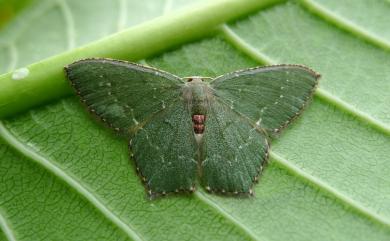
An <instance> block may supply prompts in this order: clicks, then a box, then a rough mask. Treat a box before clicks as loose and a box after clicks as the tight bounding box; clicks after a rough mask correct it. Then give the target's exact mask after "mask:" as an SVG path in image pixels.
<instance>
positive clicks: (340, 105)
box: [221, 25, 390, 135]
mask: <svg viewBox="0 0 390 241" xmlns="http://www.w3.org/2000/svg"><path fill="white" fill-rule="evenodd" d="M221 31H222V33H223V35H224V36H225V38H226V39H227V40H228V41H229V42H230V43H231V44H232V45H233V46H235V47H236V48H237V49H239V50H241V51H242V52H244V53H245V54H247V55H249V57H251V58H252V59H253V60H255V61H257V62H259V63H261V64H265V65H272V64H277V63H278V61H276V60H273V59H271V58H270V57H268V56H266V55H265V54H263V53H261V52H260V51H258V50H257V49H256V48H254V47H253V46H251V45H250V44H249V43H247V42H245V40H243V39H242V38H241V37H240V36H238V35H237V34H236V33H235V32H234V31H233V30H231V29H230V28H229V27H228V26H227V25H224V26H222V28H221ZM314 94H315V96H316V97H318V98H320V99H322V100H323V101H325V102H326V103H328V104H330V105H333V106H335V107H336V108H337V109H338V110H341V111H343V112H346V113H348V114H350V115H352V116H354V117H356V118H357V119H358V120H359V121H361V122H363V123H366V124H368V125H369V126H371V127H373V128H374V129H375V130H377V131H380V132H382V133H384V134H386V135H390V126H388V125H387V124H385V123H383V122H381V121H379V120H377V119H375V118H374V117H372V116H371V115H369V114H367V113H365V112H363V111H361V110H359V109H358V108H356V107H354V106H353V105H351V104H349V103H347V102H346V101H344V100H342V99H340V98H339V97H337V96H335V95H333V94H331V93H329V92H328V91H326V90H324V89H323V88H317V89H316V91H315V93H314Z"/></svg>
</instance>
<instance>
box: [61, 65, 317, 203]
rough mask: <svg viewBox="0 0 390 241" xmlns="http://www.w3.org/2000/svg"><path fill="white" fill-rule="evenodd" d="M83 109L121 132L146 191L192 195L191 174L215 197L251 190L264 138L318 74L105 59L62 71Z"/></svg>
mask: <svg viewBox="0 0 390 241" xmlns="http://www.w3.org/2000/svg"><path fill="white" fill-rule="evenodd" d="M65 70H66V74H67V77H68V79H69V81H70V82H71V85H72V86H73V88H74V89H75V91H76V93H77V94H78V95H79V97H80V99H81V101H82V102H83V103H84V104H85V105H86V107H87V108H88V110H89V111H90V112H91V113H93V114H95V115H96V116H97V117H98V118H100V119H101V120H102V121H103V122H104V123H106V124H107V125H108V126H109V127H111V128H113V129H114V130H115V131H117V132H119V133H121V134H122V135H124V136H126V137H128V139H129V148H130V152H131V153H132V157H133V159H134V161H135V163H136V167H137V171H138V173H139V175H140V176H141V178H142V180H143V181H144V183H145V186H146V188H147V189H148V193H149V194H150V195H151V196H157V195H164V194H167V193H171V192H182V191H187V192H192V191H194V190H195V182H196V176H197V175H198V176H199V180H200V182H201V184H202V185H203V186H204V188H205V189H206V190H208V191H210V192H217V193H222V194H252V193H253V191H252V186H253V184H254V183H255V182H256V181H257V180H258V176H259V175H260V174H261V171H262V170H263V167H264V165H265V164H266V162H267V159H268V153H269V146H270V144H269V137H270V136H274V135H275V134H277V133H279V132H280V131H281V130H282V129H283V128H285V127H286V126H287V125H288V124H289V123H291V121H292V120H294V119H295V118H296V117H297V116H299V114H300V113H301V112H302V110H303V109H304V107H305V106H306V104H307V103H308V100H309V99H310V98H311V97H312V95H313V92H314V89H315V87H316V85H317V83H318V78H319V77H320V75H319V74H317V73H315V72H314V71H312V70H310V69H309V68H307V67H304V66H300V65H275V66H268V67H256V68H250V69H244V70H239V71H235V72H232V73H228V74H225V75H222V76H219V77H216V78H204V77H187V78H180V77H178V76H175V75H173V74H170V73H167V72H164V71H161V70H158V69H155V68H150V67H146V66H142V65H139V64H134V63H129V62H125V61H119V60H111V59H86V60H81V61H78V62H75V63H73V64H71V65H69V66H67V67H66V68H65Z"/></svg>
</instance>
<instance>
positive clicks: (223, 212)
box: [195, 191, 260, 241]
mask: <svg viewBox="0 0 390 241" xmlns="http://www.w3.org/2000/svg"><path fill="white" fill-rule="evenodd" d="M195 196H196V197H197V198H198V199H200V200H201V201H203V202H204V203H206V204H207V205H209V206H210V207H212V208H214V209H215V210H217V211H218V212H219V213H220V214H221V215H222V216H223V217H224V218H226V219H227V220H229V221H231V222H232V223H234V224H235V225H237V227H239V228H240V229H241V230H242V231H243V232H245V233H246V234H247V235H248V236H249V237H250V238H251V239H252V240H257V241H260V239H259V238H258V237H257V236H256V234H254V233H253V232H252V231H251V230H250V229H248V228H247V227H245V225H243V224H242V222H241V221H240V220H237V219H236V218H235V217H234V216H232V215H231V214H230V213H229V212H228V211H226V210H225V209H223V208H222V207H221V206H220V205H218V204H217V203H215V202H214V201H213V200H211V199H210V198H208V197H207V196H206V195H205V194H204V193H203V192H201V191H197V192H195Z"/></svg>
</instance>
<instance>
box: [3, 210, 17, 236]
mask: <svg viewBox="0 0 390 241" xmlns="http://www.w3.org/2000/svg"><path fill="white" fill-rule="evenodd" d="M0 230H2V231H3V232H4V234H5V237H6V238H7V239H8V240H9V241H16V238H15V235H14V233H13V231H12V229H11V227H10V226H9V225H8V222H7V219H6V218H5V217H4V214H3V213H2V212H1V210H0Z"/></svg>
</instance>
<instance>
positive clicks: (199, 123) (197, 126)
mask: <svg viewBox="0 0 390 241" xmlns="http://www.w3.org/2000/svg"><path fill="white" fill-rule="evenodd" d="M205 120H206V116H205V115H193V116H192V122H193V123H194V132H195V134H203V132H204V121H205Z"/></svg>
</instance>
